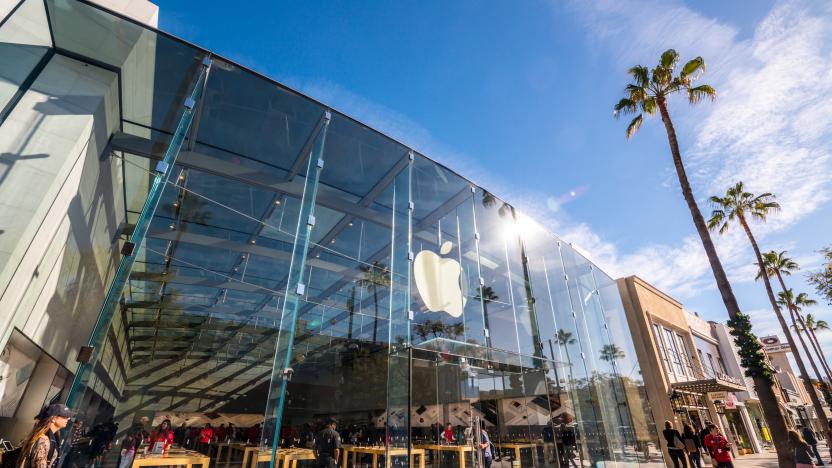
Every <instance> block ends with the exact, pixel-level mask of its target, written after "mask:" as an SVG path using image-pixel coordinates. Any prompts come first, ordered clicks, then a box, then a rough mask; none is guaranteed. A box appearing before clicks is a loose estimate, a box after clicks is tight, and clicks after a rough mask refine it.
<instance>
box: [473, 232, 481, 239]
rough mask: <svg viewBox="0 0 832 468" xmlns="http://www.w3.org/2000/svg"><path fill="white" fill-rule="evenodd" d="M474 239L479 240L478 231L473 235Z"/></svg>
mask: <svg viewBox="0 0 832 468" xmlns="http://www.w3.org/2000/svg"><path fill="white" fill-rule="evenodd" d="M474 239H476V240H480V232H479V231H477V232H475V233H474Z"/></svg>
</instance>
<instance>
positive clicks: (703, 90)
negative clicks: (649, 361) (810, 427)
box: [614, 49, 794, 466]
mask: <svg viewBox="0 0 832 468" xmlns="http://www.w3.org/2000/svg"><path fill="white" fill-rule="evenodd" d="M678 63H679V54H677V53H676V51H675V50H673V49H668V50H667V51H665V52H664V53H663V54H662V55H661V58H660V59H659V63H658V65H657V66H656V67H655V68H653V69H652V70H650V69H648V68H647V67H645V66H642V65H636V66H634V67H632V68H630V70H629V74H630V76H631V77H632V79H633V82H632V83H630V84H628V85H627V87H626V88H625V91H624V94H625V95H624V98H623V99H621V100H620V101H618V103H617V104H616V105H615V107H614V111H615V112H614V115H615V116H616V117H618V116H619V115H621V114H635V113H638V115H637V116H636V117H635V118H634V119H633V120H632V121H631V122H630V124H629V125H628V126H627V133H626V135H627V139H629V138H631V137H632V136H633V135H634V134H635V133H636V132H637V131H638V129H639V128H641V124H642V122H643V121H644V114H647V115H648V116H654V115H655V114H656V111H658V112H659V114H660V115H661V118H662V123H664V128H665V131H666V132H667V140H668V143H669V144H670V153H671V155H672V156H673V165H674V166H675V168H676V175H677V177H678V178H679V185H680V187H681V189H682V196H683V197H684V199H685V202H686V203H687V205H688V210H690V214H691V217H692V218H693V224H694V226H695V227H696V232H697V233H698V234H699V238H700V239H701V241H702V247H703V248H704V249H705V254H706V255H707V257H708V262H709V263H710V265H711V271H712V272H713V275H714V279H715V280H716V286H717V288H719V293H720V295H721V296H722V302H723V303H724V304H725V309H726V310H727V312H728V316H729V317H730V318H731V321H732V322H733V323H734V324H740V323H742V324H744V326H745V327H746V328H748V329H747V330H746V329H742V330H740V329H739V328H735V327H732V329H734V331H735V332H737V333H742V334H743V335H746V338H747V339H745V340H744V341H743V346H745V347H747V348H749V349H747V350H742V351H743V352H744V353H745V354H746V355H747V356H748V357H747V358H746V359H753V360H754V362H755V363H756V364H758V365H760V366H763V367H764V368H765V369H766V370H768V372H760V373H757V372H754V373H753V374H754V375H752V376H751V378H752V379H753V380H754V386H755V388H756V390H757V394H758V396H759V398H760V405H761V406H762V409H763V414H764V416H765V418H766V422H767V423H768V426H769V429H770V430H771V433H772V436H773V438H774V440H775V441H776V442H775V447H776V448H777V454H778V460H779V462H780V464H781V466H782V465H792V464H793V463H794V461H793V458H794V457H793V455H792V453H791V452H792V451H791V449H790V448H789V446H788V443H787V442H786V441H787V433H786V431H787V426H786V419H785V417H784V416H783V413H782V412H781V409H780V405H779V403H778V400H777V394H776V393H775V390H774V388H773V384H774V380H773V378H772V377H771V372H770V369H767V364H765V360H764V355H763V353H762V351H761V349H760V345H759V343H758V342H757V341H756V340H753V339H750V338H749V337H748V336H747V335H750V333H751V330H750V325H749V324H750V322H749V321H748V320H747V316H746V315H744V314H742V313H741V312H740V306H739V304H738V303H737V299H736V297H735V296H734V291H733V290H732V289H731V283H730V282H729V281H728V275H726V274H725V269H724V268H723V267H722V262H720V260H719V256H718V255H717V253H716V248H715V247H714V243H713V240H712V239H711V234H710V232H708V227H707V225H706V224H705V218H704V217H703V216H702V212H701V211H699V206H698V205H697V204H696V198H694V196H693V190H692V189H691V186H690V181H689V180H688V176H687V172H686V171H685V166H684V163H683V162H682V153H681V151H680V150H679V142H678V141H677V139H676V129H675V128H674V126H673V121H672V120H671V118H670V113H669V112H668V107H667V104H668V101H667V100H668V98H669V97H670V96H673V95H675V94H677V93H682V94H686V95H687V98H688V102H689V103H690V104H696V103H698V102H699V101H701V100H702V99H710V100H714V99H716V90H714V88H713V87H711V86H709V85H699V86H693V82H694V81H695V80H696V79H697V78H699V76H700V75H701V74H702V73H703V72H704V71H705V60H703V59H702V57H696V58H694V59H693V60H691V61H689V62H687V63H686V64H685V65H684V66H683V67H682V69H681V71H680V72H679V74H678V75H675V71H676V66H677V65H678ZM737 326H739V325H737ZM738 339H739V338H738ZM738 344H739V343H738ZM752 348H753V349H752Z"/></svg>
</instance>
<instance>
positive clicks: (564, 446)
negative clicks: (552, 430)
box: [558, 423, 578, 466]
mask: <svg viewBox="0 0 832 468" xmlns="http://www.w3.org/2000/svg"><path fill="white" fill-rule="evenodd" d="M559 435H560V444H558V449H559V450H560V459H561V465H563V466H569V465H570V464H574V465H575V466H578V465H577V464H576V463H575V448H576V447H577V446H578V438H577V437H576V435H575V429H574V428H573V427H572V426H568V425H567V424H566V423H560V434H559Z"/></svg>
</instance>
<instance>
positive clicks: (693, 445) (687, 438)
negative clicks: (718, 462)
mask: <svg viewBox="0 0 832 468" xmlns="http://www.w3.org/2000/svg"><path fill="white" fill-rule="evenodd" d="M682 441H683V442H684V443H685V452H687V454H688V462H690V466H691V468H694V467H696V468H702V453H701V450H702V444H701V443H700V442H699V435H697V434H696V432H694V430H693V426H691V425H690V424H685V425H684V428H683V429H682Z"/></svg>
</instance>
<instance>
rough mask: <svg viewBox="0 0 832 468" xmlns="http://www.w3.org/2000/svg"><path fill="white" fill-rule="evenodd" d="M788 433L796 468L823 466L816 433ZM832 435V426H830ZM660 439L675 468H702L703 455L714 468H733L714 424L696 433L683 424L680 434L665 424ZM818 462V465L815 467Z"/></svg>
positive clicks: (725, 443) (726, 443) (727, 447)
mask: <svg viewBox="0 0 832 468" xmlns="http://www.w3.org/2000/svg"><path fill="white" fill-rule="evenodd" d="M798 429H800V432H798V431H797V430H793V429H792V430H789V444H790V446H791V448H792V450H793V451H794V458H795V462H796V463H797V466H798V468H808V467H814V466H823V465H824V463H823V459H822V458H821V456H820V453H819V452H818V447H817V445H818V439H817V436H816V435H815V432H814V431H813V430H812V429H811V428H809V427H807V426H803V427H802V428H801V427H798ZM830 430H831V431H832V425H830ZM662 437H663V438H664V441H665V442H666V443H667V452H668V456H669V457H670V460H671V461H672V462H673V466H674V468H680V467H681V468H687V467H688V466H690V467H691V468H702V464H703V455H704V454H707V455H708V457H709V458H710V459H711V463H712V465H713V466H715V467H717V468H733V466H734V461H733V456H732V455H731V448H732V447H731V442H730V441H729V440H728V438H727V437H725V436H724V435H723V434H722V433H721V432H720V430H719V427H717V426H716V424H713V423H711V422H708V421H706V422H705V427H704V428H703V429H702V430H700V431H698V432H697V431H695V430H694V428H693V426H691V425H690V424H684V425H683V428H682V432H679V431H678V430H676V429H675V428H674V427H673V423H671V422H670V421H665V423H664V430H663V431H662ZM815 461H817V464H815Z"/></svg>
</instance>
